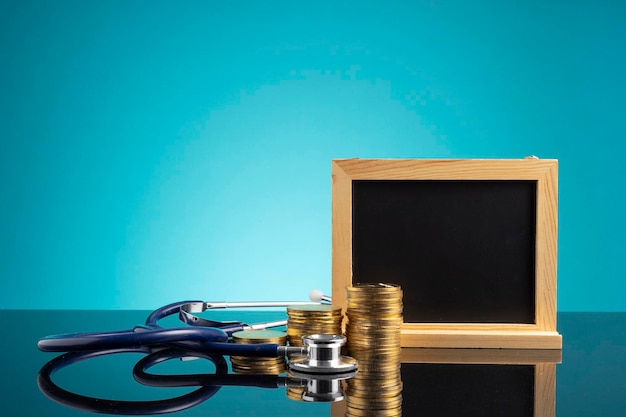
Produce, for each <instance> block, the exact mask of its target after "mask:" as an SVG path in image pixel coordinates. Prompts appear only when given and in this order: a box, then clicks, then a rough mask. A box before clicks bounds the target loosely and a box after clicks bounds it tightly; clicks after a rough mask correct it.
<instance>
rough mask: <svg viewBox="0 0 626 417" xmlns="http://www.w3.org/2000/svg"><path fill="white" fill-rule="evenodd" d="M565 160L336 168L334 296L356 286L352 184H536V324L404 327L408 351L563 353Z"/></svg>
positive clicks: (342, 299) (342, 298)
mask: <svg viewBox="0 0 626 417" xmlns="http://www.w3.org/2000/svg"><path fill="white" fill-rule="evenodd" d="M557 178H558V162H557V161H556V160H542V159H536V158H527V159H516V160H419V159H397V160H384V159H383V160H379V159H370V160H366V159H346V160H334V161H333V162H332V296H333V304H337V305H339V306H341V307H343V308H344V309H345V306H346V289H345V288H346V286H349V285H351V284H352V181H353V180H533V181H536V183H537V196H536V237H535V245H536V246H535V323H532V324H528V323H519V324H518V323H406V322H405V323H404V324H403V326H402V334H401V345H402V346H403V347H429V348H439V347H445V348H517V349H527V348H531V349H560V348H561V346H562V339H561V335H559V334H558V333H557V329H556V259H557V257H556V255H557V254H556V250H557V242H556V239H557V203H558V196H557V193H558V191H557V189H558V188H557V187H558V186H557Z"/></svg>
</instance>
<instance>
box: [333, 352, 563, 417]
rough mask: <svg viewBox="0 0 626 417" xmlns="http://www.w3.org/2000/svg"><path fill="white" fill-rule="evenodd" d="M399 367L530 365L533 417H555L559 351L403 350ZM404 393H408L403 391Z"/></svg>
mask: <svg viewBox="0 0 626 417" xmlns="http://www.w3.org/2000/svg"><path fill="white" fill-rule="evenodd" d="M400 361H401V363H403V364H405V363H407V364H411V363H423V364H458V365H463V364H472V365H532V366H534V392H535V395H534V407H533V411H534V412H533V416H534V417H554V416H555V412H556V365H557V364H559V363H561V351H560V350H554V349H547V350H542V349H533V350H528V349H469V350H468V349H428V348H426V349H416V348H403V349H402V353H401V356H400ZM405 389H410V387H406V386H405ZM345 413H346V405H345V401H342V402H338V403H333V404H332V406H331V417H339V416H344V415H345Z"/></svg>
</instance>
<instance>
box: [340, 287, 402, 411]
mask: <svg viewBox="0 0 626 417" xmlns="http://www.w3.org/2000/svg"><path fill="white" fill-rule="evenodd" d="M346 289H347V293H348V298H347V302H348V308H347V310H346V316H347V319H348V320H347V326H346V336H347V338H348V343H347V348H348V353H349V355H350V356H352V357H353V358H354V359H356V360H357V362H358V364H359V372H358V373H357V375H356V376H355V377H354V378H352V379H349V380H348V381H347V388H346V414H345V415H346V416H349V417H352V416H355V417H356V416H359V417H363V416H367V417H370V416H371V417H373V416H377V417H379V416H380V417H382V416H401V415H402V378H401V373H400V370H401V362H400V350H401V348H400V327H401V325H402V289H401V288H400V287H399V286H398V285H394V284H385V283H378V284H354V285H353V286H352V287H348V288H346Z"/></svg>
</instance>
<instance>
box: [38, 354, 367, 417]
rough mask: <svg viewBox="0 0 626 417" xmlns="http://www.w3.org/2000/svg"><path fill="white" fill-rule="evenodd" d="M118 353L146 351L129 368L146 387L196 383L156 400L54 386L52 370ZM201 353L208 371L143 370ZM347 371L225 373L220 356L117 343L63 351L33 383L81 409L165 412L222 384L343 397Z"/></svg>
mask: <svg viewBox="0 0 626 417" xmlns="http://www.w3.org/2000/svg"><path fill="white" fill-rule="evenodd" d="M119 353H143V354H146V356H144V357H143V358H142V359H141V360H140V361H139V362H137V363H136V365H135V366H134V368H133V377H134V378H135V380H136V381H137V382H139V383H141V384H143V385H147V386H151V387H170V388H173V387H198V388H197V389H195V390H193V391H192V392H190V393H187V394H184V395H181V396H178V397H174V398H169V399H162V400H151V401H127V400H116V399H104V398H95V397H89V396H85V395H81V394H78V393H74V392H71V391H68V390H66V389H64V388H61V387H60V386H58V385H57V384H56V383H55V382H54V381H53V380H52V376H53V375H54V374H55V373H56V372H58V371H59V370H61V369H63V368H65V367H67V366H69V365H72V364H76V363H78V362H81V361H85V360H88V359H93V358H96V357H100V356H105V355H112V354H119ZM189 358H201V359H206V360H208V361H210V362H212V363H213V365H214V366H215V372H214V373H212V374H184V375H157V374H153V373H149V372H148V370H149V369H150V368H152V367H154V366H156V365H158V364H160V363H163V362H166V361H170V360H173V359H189ZM354 375H356V370H355V371H351V372H345V373H339V374H330V375H320V374H307V373H300V372H296V371H290V372H289V373H287V374H286V375H285V376H280V375H260V374H257V375H244V374H229V373H228V363H227V361H226V359H225V358H224V356H221V355H215V354H210V353H203V352H198V351H195V350H193V351H191V350H190V351H187V350H182V349H178V348H163V349H159V350H155V349H153V348H152V349H151V348H148V347H135V348H118V349H109V350H100V351H87V352H69V353H66V354H63V355H61V356H58V357H56V358H54V359H52V360H51V361H49V362H48V363H46V364H45V365H44V366H43V367H42V368H41V370H40V371H39V374H38V377H37V384H38V386H39V389H40V390H41V392H42V393H43V394H44V395H45V396H46V397H48V398H49V399H51V400H52V401H55V402H57V403H59V404H61V405H64V406H67V407H71V408H75V409H79V410H82V411H87V412H91V413H103V414H114V415H150V414H167V413H174V412H178V411H182V410H185V409H188V408H191V407H194V406H197V405H199V404H201V403H203V402H205V401H207V400H208V399H210V398H211V397H213V396H214V395H215V394H216V393H217V392H218V391H219V390H220V389H221V388H222V387H224V386H238V387H257V388H266V389H267V388H272V389H277V388H281V387H284V388H286V394H287V397H288V398H290V399H293V400H299V401H306V402H335V401H341V400H343V399H344V397H345V394H344V392H343V389H342V384H341V381H343V380H346V379H349V378H352V377H353V376H354Z"/></svg>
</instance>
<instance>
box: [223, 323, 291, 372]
mask: <svg viewBox="0 0 626 417" xmlns="http://www.w3.org/2000/svg"><path fill="white" fill-rule="evenodd" d="M232 337H233V342H234V343H245V344H261V343H275V344H278V345H282V346H284V345H285V343H286V342H287V335H286V334H285V332H280V331H278V330H243V331H240V332H235V333H233V336H232ZM230 362H231V365H232V368H233V372H234V373H236V374H263V375H278V374H282V373H283V372H286V371H287V364H286V362H285V358H284V357H277V358H259V357H249V356H231V357H230Z"/></svg>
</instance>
